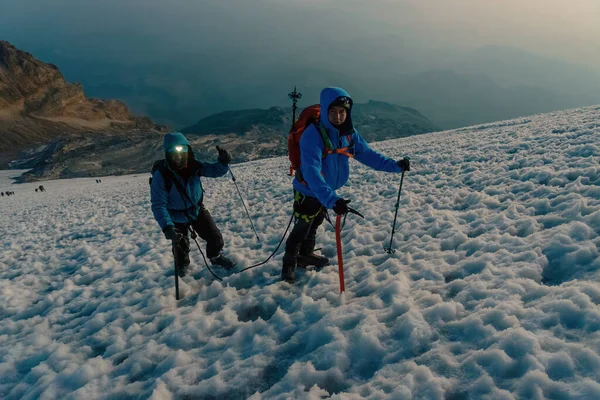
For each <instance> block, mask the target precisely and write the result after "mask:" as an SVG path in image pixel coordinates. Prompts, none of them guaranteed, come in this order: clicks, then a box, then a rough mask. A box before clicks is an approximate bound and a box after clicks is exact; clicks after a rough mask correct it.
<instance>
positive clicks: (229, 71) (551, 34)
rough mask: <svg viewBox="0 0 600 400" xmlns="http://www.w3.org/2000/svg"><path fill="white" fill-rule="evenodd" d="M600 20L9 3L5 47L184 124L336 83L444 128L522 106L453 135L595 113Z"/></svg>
mask: <svg viewBox="0 0 600 400" xmlns="http://www.w3.org/2000/svg"><path fill="white" fill-rule="evenodd" d="M599 21H600V0H360V1H359V0H168V1H167V0H0V39H5V40H8V41H10V42H12V43H13V44H15V45H16V46H17V47H19V48H21V49H23V50H26V51H28V52H31V53H33V54H34V55H35V56H36V57H37V58H39V59H41V60H43V61H46V62H52V63H54V64H56V65H57V66H58V67H59V68H60V70H61V71H62V72H63V74H64V75H65V77H66V78H67V80H70V81H77V82H81V83H82V84H83V86H84V89H85V90H86V93H88V94H89V95H91V96H94V97H101V98H116V99H120V100H123V101H125V102H126V103H127V104H128V105H129V106H130V107H132V109H133V110H134V111H135V112H139V113H144V114H145V115H150V116H152V117H153V118H155V119H157V120H159V121H165V122H166V123H171V122H170V121H173V124H174V125H178V124H187V123H191V122H195V121H196V120H197V118H198V117H201V116H205V115H209V114H210V113H215V112H218V111H223V110H227V109H239V108H253V107H269V106H271V105H282V104H287V103H289V100H288V98H287V96H286V94H287V92H288V91H289V89H291V87H293V85H296V84H297V85H299V87H301V90H302V92H303V93H304V95H305V96H304V100H303V101H307V102H308V101H314V100H313V99H315V98H318V92H319V91H320V89H321V88H322V87H323V86H324V85H337V86H343V87H344V88H346V89H348V90H349V91H350V93H352V94H353V96H355V98H356V100H357V101H367V100H369V99H379V100H385V101H390V102H396V103H397V104H402V105H407V106H411V107H415V108H418V109H420V110H424V111H425V112H426V113H427V114H428V115H432V116H433V117H434V118H436V120H437V121H442V122H443V121H445V120H446V121H447V120H448V119H447V118H446V117H447V116H452V115H454V114H456V113H458V112H463V113H464V114H465V115H467V116H468V117H470V116H471V115H475V114H476V113H477V112H478V111H476V110H475V108H476V107H475V106H479V105H480V104H487V105H486V107H487V108H486V107H484V106H483V105H482V106H481V107H479V108H481V110H480V111H481V112H482V113H483V114H485V113H487V112H488V111H490V110H492V111H493V110H495V109H497V108H498V107H499V106H502V105H505V104H507V105H513V106H514V107H513V108H514V110H512V111H511V112H507V113H504V114H499V115H495V114H494V115H487V114H485V117H481V118H480V119H476V120H473V119H468V120H466V119H460V120H459V121H454V122H448V124H449V126H457V125H460V124H462V123H463V122H464V123H467V122H473V121H482V120H486V121H487V120H493V118H503V117H509V116H513V115H514V116H516V115H522V114H521V113H528V112H534V111H535V112H542V111H547V110H548V111H549V110H553V109H558V108H561V107H563V108H566V107H575V106H580V105H587V104H596V103H597V102H598V101H599V99H600V89H599V88H600V22H599ZM494 45H495V46H502V47H490V46H494ZM515 49H516V50H515ZM540 56H541V57H540ZM566 63H570V64H572V65H579V66H583V67H584V68H578V67H573V66H572V65H567V64H566ZM448 71H453V73H456V74H458V75H460V76H453V75H452V73H450V74H448V73H447V72H448ZM429 72H434V73H437V75H432V76H429V75H427V74H428V73H429ZM593 72H598V74H594V73H593ZM420 74H421V76H419V75H420ZM422 74H425V76H423V75H422ZM491 81H493V82H491ZM496 84H497V85H499V86H501V88H498V87H495V86H494V85H496ZM515 87H519V88H520V89H523V90H526V91H527V92H526V93H524V92H523V91H522V90H521V91H517V92H514V91H513V92H510V91H511V90H513V89H514V88H515ZM528 87H531V88H533V89H531V90H530V89H527V88H528ZM502 91H505V92H503V93H501V92H502ZM506 91H508V92H506ZM542 91H548V93H552V94H550V95H547V94H545V93H543V92H542ZM493 93H496V95H494V94H493ZM527 93H530V94H531V93H537V94H536V95H535V96H534V95H531V96H529V95H528V94H527ZM494 96H495V98H496V99H497V101H496V103H493V104H492V103H489V104H488V103H485V101H488V100H489V99H490V98H494ZM457 97H459V98H469V99H470V101H471V103H469V105H468V106H467V105H461V104H458V103H456V101H455V98H457ZM548 98H550V99H549V100H554V99H556V100H561V101H562V100H564V102H563V103H560V104H558V103H557V104H554V103H553V104H547V101H546V100H548ZM514 99H517V100H520V102H518V103H515V101H514ZM434 100H438V101H440V102H441V103H440V104H438V105H437V106H435V107H433V106H432V107H430V108H428V106H429V105H430V104H432V102H433V101H434ZM482 101H483V103H482ZM453 104H454V105H457V104H458V105H457V109H456V110H453V109H451V107H449V106H448V105H453ZM515 104H516V105H515ZM527 104H531V105H532V106H536V107H537V108H533V109H532V108H527V107H524V106H525V105H527ZM517 105H518V106H517ZM461 110H462V111H461ZM441 111H445V112H446V114H447V115H446V117H444V116H441V114H440V112H441ZM483 114H482V115H483ZM461 118H462V117H461Z"/></svg>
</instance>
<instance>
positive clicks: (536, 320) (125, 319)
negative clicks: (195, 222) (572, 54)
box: [0, 107, 600, 400]
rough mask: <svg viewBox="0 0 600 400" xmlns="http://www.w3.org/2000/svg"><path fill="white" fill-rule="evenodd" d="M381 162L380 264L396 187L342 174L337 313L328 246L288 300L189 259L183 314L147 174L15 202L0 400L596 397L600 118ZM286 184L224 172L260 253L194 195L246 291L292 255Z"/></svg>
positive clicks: (50, 185) (214, 202)
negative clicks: (384, 165) (281, 245)
mask: <svg viewBox="0 0 600 400" xmlns="http://www.w3.org/2000/svg"><path fill="white" fill-rule="evenodd" d="M373 147H375V148H377V149H379V150H381V151H382V152H384V153H385V154H387V155H389V156H392V157H394V158H400V157H402V156H404V155H410V156H411V158H412V165H413V171H411V172H410V173H407V174H406V176H405V180H404V190H403V195H402V198H401V202H400V213H399V217H398V223H397V229H398V231H397V233H396V237H395V240H394V244H395V248H396V250H397V251H396V253H394V254H391V255H389V254H387V253H386V252H384V250H383V247H384V246H386V245H387V244H388V242H389V238H390V234H391V225H392V221H393V218H394V204H395V201H396V195H397V190H398V184H399V177H400V176H399V175H392V174H385V173H380V172H376V171H373V170H370V169H368V168H366V167H364V166H362V165H360V164H358V163H355V162H352V173H351V180H350V182H349V184H348V185H347V186H346V187H345V188H344V189H342V190H341V191H340V192H339V193H340V194H341V195H343V196H345V197H346V198H350V199H351V200H352V203H351V205H352V206H354V207H355V208H356V209H358V210H359V211H361V212H362V213H363V214H364V215H365V217H366V218H365V220H360V219H357V218H355V217H349V218H348V221H347V224H346V227H345V229H344V232H343V239H342V240H343V248H344V265H345V276H346V293H345V295H344V296H343V297H341V296H340V295H339V279H338V273H337V265H335V261H336V260H335V259H336V251H335V235H334V232H333V229H332V228H331V226H328V225H324V227H323V228H321V229H320V231H319V236H318V246H321V247H322V248H323V249H322V252H323V253H324V254H325V255H327V256H329V257H330V258H332V261H333V262H334V265H332V266H329V267H326V268H324V269H323V270H322V271H320V272H316V271H308V272H304V271H300V272H299V282H298V283H297V284H296V285H294V286H290V285H289V284H287V283H284V282H281V281H280V272H281V269H280V268H281V266H280V258H281V257H280V256H281V253H279V254H278V256H277V257H276V258H275V259H274V260H271V261H270V262H268V263H267V264H265V265H264V266H262V267H258V268H255V269H252V270H249V271H246V272H244V273H242V274H237V273H230V272H225V271H223V270H220V269H216V270H215V272H216V273H217V274H219V275H221V276H223V277H224V281H223V282H222V283H221V282H218V281H216V280H215V279H214V278H213V277H212V276H211V275H210V273H209V272H208V271H207V270H206V269H205V268H203V267H202V266H203V262H202V258H201V257H200V254H199V252H198V250H197V249H193V250H192V260H193V263H194V265H195V268H194V271H193V273H192V276H188V277H186V278H184V279H183V281H180V287H181V291H182V293H183V295H184V296H185V297H184V298H183V299H182V300H180V301H179V302H177V301H176V300H175V296H174V282H173V281H174V278H173V272H172V269H173V267H172V257H171V253H170V248H169V243H168V242H167V241H166V239H164V238H163V236H162V234H161V232H160V230H159V228H158V225H157V224H156V222H155V221H154V219H153V217H152V214H151V211H150V206H149V200H150V199H149V186H148V175H137V176H122V177H104V178H102V183H101V184H96V183H95V178H91V179H72V180H58V181H48V182H44V183H43V184H44V186H45V188H46V190H47V192H46V193H35V192H34V187H36V186H37V185H38V184H33V183H32V184H22V185H11V186H10V188H11V189H12V190H14V191H15V196H11V197H8V198H7V197H4V198H0V215H2V220H1V223H0V237H1V246H2V252H1V255H0V398H5V399H57V398H64V399H71V398H73V399H75V398H77V399H96V398H98V399H120V398H144V399H146V398H151V399H156V400H159V399H205V398H206V399H237V398H252V399H289V398H295V399H321V398H328V397H331V398H334V399H359V398H369V399H454V400H458V399H525V398H527V399H544V398H546V399H598V398H600V356H599V355H598V353H599V350H600V336H599V335H598V330H599V329H600V307H599V303H600V284H599V283H598V280H599V278H600V276H599V271H600V258H599V256H598V254H599V247H600V237H599V236H598V235H599V234H600V166H599V164H598V159H599V157H600V108H599V107H588V108H582V109H576V110H567V111H561V112H555V113H552V114H545V115H535V116H531V117H527V118H521V119H516V120H512V121H503V122H499V123H494V124H486V125H481V126H476V127H470V128H465V129H460V130H455V131H448V132H439V133H434V134H427V135H421V136H416V137H411V138H406V139H401V140H392V141H387V142H382V143H378V144H375V145H374V146H373ZM287 167H288V163H287V160H286V159H284V158H277V159H271V160H261V161H256V162H251V163H246V164H242V165H235V166H233V167H232V170H233V172H234V174H236V177H237V179H238V184H239V185H240V189H241V190H242V193H243V194H244V196H245V198H246V201H247V204H248V206H249V209H250V212H251V214H252V216H253V218H254V222H255V225H256V229H257V230H258V232H259V235H260V237H261V240H262V243H258V242H257V241H256V238H255V236H254V233H253V232H252V230H251V229H250V225H249V223H248V221H247V219H246V217H245V214H244V211H243V207H242V206H241V203H240V200H239V197H238V195H237V192H236V189H235V186H234V185H233V183H232V182H231V179H230V178H228V177H224V178H219V179H213V180H209V179H205V181H204V186H205V189H206V190H207V192H208V193H207V197H206V204H207V206H208V208H209V209H210V211H211V212H212V214H213V216H214V217H215V220H216V222H217V224H218V226H219V227H220V228H221V229H222V232H223V235H224V238H225V241H226V252H227V253H228V254H229V255H230V256H231V257H232V258H233V259H234V260H236V261H237V262H238V263H239V266H238V270H239V269H241V268H243V267H247V266H249V265H251V264H253V263H254V262H257V261H261V260H264V259H266V258H267V256H268V255H269V254H270V253H271V252H272V251H273V249H274V248H275V246H276V245H277V243H278V242H279V239H280V238H281V235H282V234H283V231H284V229H285V227H286V225H287V222H288V220H289V217H290V212H291V199H292V189H291V183H290V178H289V177H288V176H287V174H286V173H287ZM2 176H3V177H5V176H6V174H4V175H2ZM0 186H1V187H3V188H6V189H8V188H9V185H8V184H7V183H6V182H5V181H2V183H1V184H0ZM201 245H202V243H201ZM194 246H195V245H194ZM280 252H281V250H280Z"/></svg>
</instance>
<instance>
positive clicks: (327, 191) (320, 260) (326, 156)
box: [282, 87, 410, 283]
mask: <svg viewBox="0 0 600 400" xmlns="http://www.w3.org/2000/svg"><path fill="white" fill-rule="evenodd" d="M320 106H321V110H320V120H319V123H318V124H317V123H315V124H312V125H310V126H309V127H307V128H306V130H305V131H304V132H303V133H302V137H301V138H300V169H299V171H298V172H297V173H296V178H295V179H294V182H293V186H294V192H295V195H294V214H295V216H296V218H297V219H296V224H295V225H294V229H293V230H292V233H290V236H289V237H288V240H287V242H286V247H285V255H284V257H283V269H282V278H283V279H284V280H285V281H288V282H290V283H291V282H294V279H295V269H296V266H299V267H303V268H304V267H306V266H308V265H315V266H318V267H321V266H324V265H327V264H328V263H329V259H327V257H324V256H322V255H318V254H315V253H313V251H314V247H315V243H316V233H317V228H318V227H319V226H320V225H321V224H322V223H323V221H324V219H325V212H326V209H333V211H335V212H336V214H345V213H347V212H348V203H349V202H350V201H349V200H344V199H342V198H341V197H339V196H338V195H337V194H336V192H335V191H336V190H337V189H339V188H341V187H342V186H344V185H345V184H346V182H347V181H348V177H349V175H350V166H349V160H350V158H355V159H356V160H358V161H359V162H361V163H363V164H365V165H367V166H368V167H371V168H373V169H375V170H378V171H385V172H402V171H410V162H409V160H408V159H402V160H399V161H394V160H392V159H391V158H388V157H385V156H384V155H382V154H380V153H378V152H376V151H375V150H373V149H371V148H370V147H369V145H368V144H367V143H366V142H365V140H364V139H363V138H362V137H361V136H360V134H359V133H358V132H357V131H356V129H354V126H353V124H352V98H351V97H350V95H349V94H348V93H347V92H346V91H345V90H343V89H340V88H335V87H327V88H325V89H323V91H321V101H320Z"/></svg>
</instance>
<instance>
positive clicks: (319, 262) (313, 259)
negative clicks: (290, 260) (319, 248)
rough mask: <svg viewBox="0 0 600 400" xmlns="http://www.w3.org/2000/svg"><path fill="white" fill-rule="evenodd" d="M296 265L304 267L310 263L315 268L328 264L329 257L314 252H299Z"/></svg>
mask: <svg viewBox="0 0 600 400" xmlns="http://www.w3.org/2000/svg"><path fill="white" fill-rule="evenodd" d="M297 265H298V267H300V268H306V267H308V266H310V265H312V266H315V267H317V268H322V267H324V266H326V265H329V258H327V257H325V256H322V255H319V254H316V253H312V254H309V255H302V254H299V255H298V261H297Z"/></svg>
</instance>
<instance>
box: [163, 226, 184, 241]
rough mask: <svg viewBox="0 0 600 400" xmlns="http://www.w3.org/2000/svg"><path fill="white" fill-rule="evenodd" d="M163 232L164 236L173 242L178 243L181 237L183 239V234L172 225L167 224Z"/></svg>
mask: <svg viewBox="0 0 600 400" xmlns="http://www.w3.org/2000/svg"><path fill="white" fill-rule="evenodd" d="M163 233H164V234H165V237H166V238H167V239H169V240H171V241H173V242H175V243H179V241H180V240H181V239H183V235H182V234H181V233H179V232H177V230H176V229H175V227H174V226H173V225H167V227H166V228H165V229H163Z"/></svg>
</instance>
